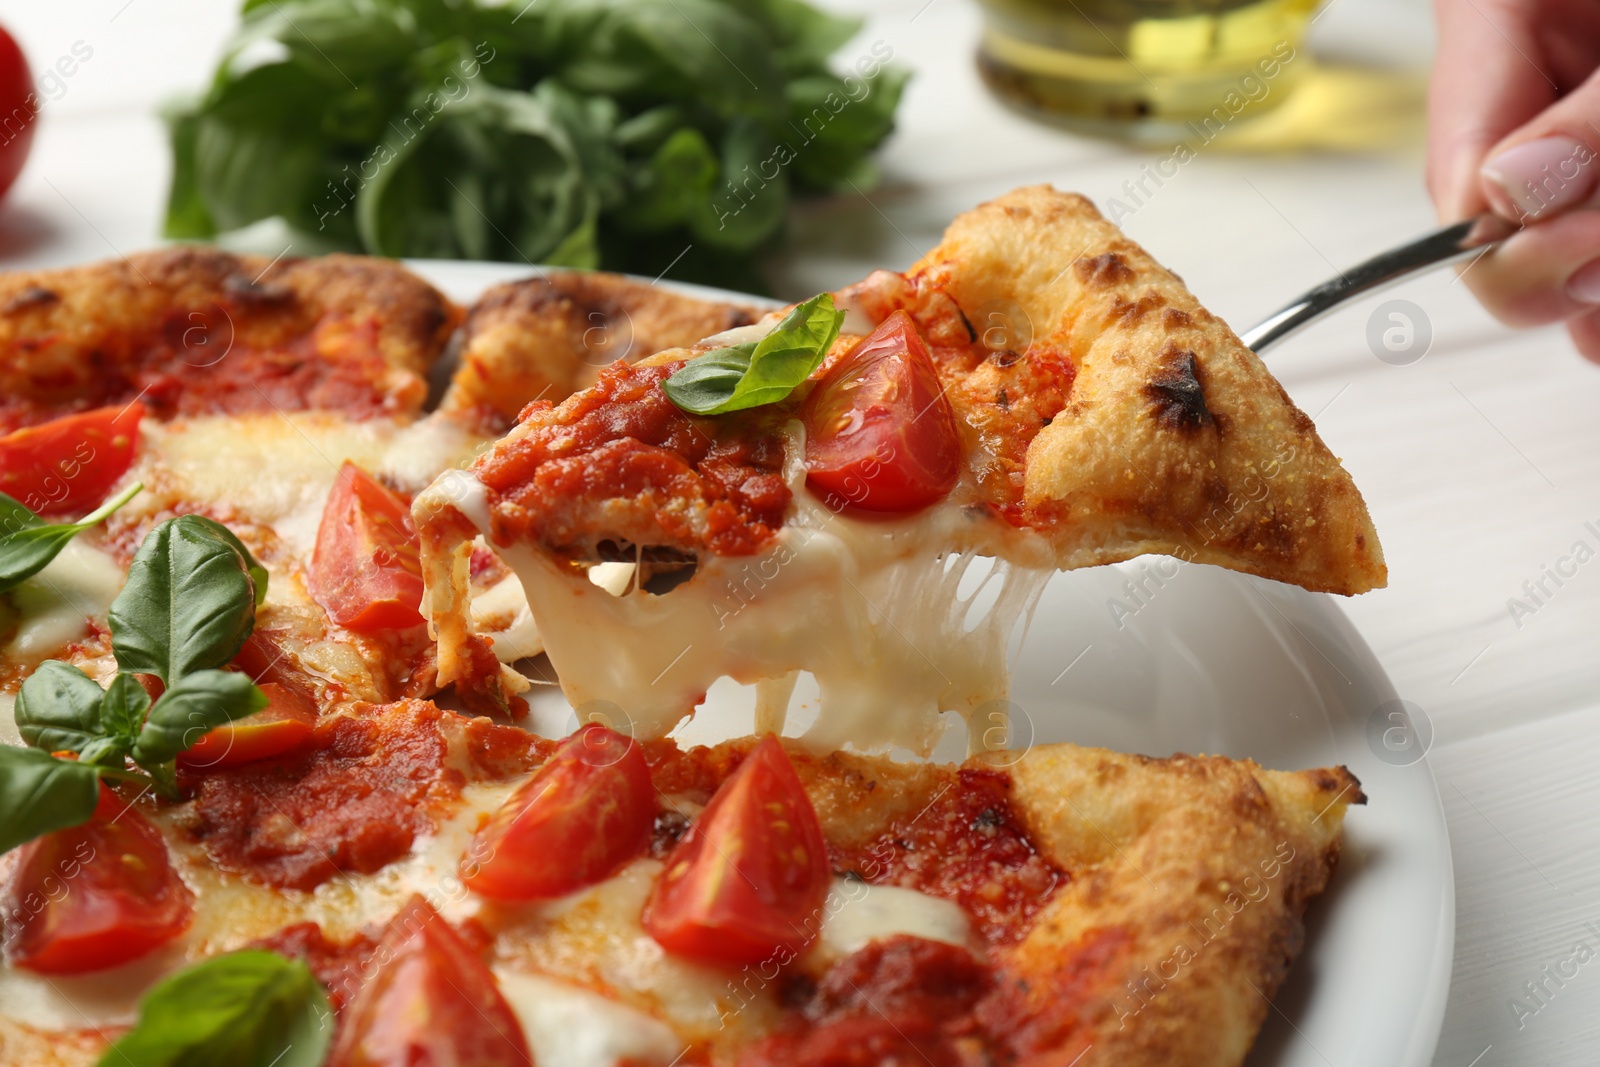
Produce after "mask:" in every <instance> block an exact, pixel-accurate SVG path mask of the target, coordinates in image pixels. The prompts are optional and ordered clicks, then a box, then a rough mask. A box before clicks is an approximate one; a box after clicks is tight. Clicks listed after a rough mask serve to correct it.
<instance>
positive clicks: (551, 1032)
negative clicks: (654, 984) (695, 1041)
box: [495, 967, 684, 1067]
mask: <svg viewBox="0 0 1600 1067" xmlns="http://www.w3.org/2000/svg"><path fill="white" fill-rule="evenodd" d="M495 979H496V980H497V981H498V982H499V985H500V993H501V995H502V996H504V997H505V998H506V1003H507V1004H509V1005H510V1006H511V1010H512V1012H513V1013H515V1015H516V1016H517V1021H518V1022H520V1023H521V1024H522V1032H523V1034H524V1035H526V1036H527V1039H528V1048H529V1050H530V1051H531V1052H532V1053H533V1062H535V1063H537V1064H539V1067H616V1065H617V1064H618V1063H620V1062H623V1061H628V1062H633V1063H640V1064H668V1063H671V1062H672V1061H673V1060H674V1059H676V1058H677V1057H678V1056H679V1055H680V1054H681V1053H682V1052H683V1049H684V1044H683V1042H681V1041H679V1040H678V1037H677V1035H676V1034H674V1033H673V1032H672V1028H671V1027H669V1026H667V1025H666V1024H665V1023H663V1022H662V1021H661V1020H659V1019H656V1018H654V1017H652V1016H650V1015H646V1014H645V1013H644V1012H642V1011H638V1010H636V1009H634V1008H630V1007H627V1006H626V1005H623V1004H619V1003H618V1002H617V1001H615V1000H612V999H611V998H610V997H606V996H602V995H601V994H599V993H596V992H593V991H592V990H588V989H584V988H581V987H579V986H575V985H573V984H571V983H570V982H562V981H559V980H557V979H554V978H550V977H548V976H546V975H539V974H525V973H522V972H519V971H513V970H509V969H507V968H505V967H497V968H495Z"/></svg>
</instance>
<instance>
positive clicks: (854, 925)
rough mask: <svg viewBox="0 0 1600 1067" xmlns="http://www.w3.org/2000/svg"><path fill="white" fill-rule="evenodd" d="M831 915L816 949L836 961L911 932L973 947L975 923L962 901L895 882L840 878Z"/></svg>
mask: <svg viewBox="0 0 1600 1067" xmlns="http://www.w3.org/2000/svg"><path fill="white" fill-rule="evenodd" d="M824 911H825V912H826V918H825V919H824V921H823V924H822V929H821V931H820V933H819V936H818V938H817V944H816V947H815V948H814V949H813V950H812V952H813V955H814V958H820V962H823V963H832V962H834V961H836V960H839V959H843V958H844V957H845V956H848V955H850V954H851V953H853V952H859V951H861V950H862V949H864V948H866V947H867V946H868V945H869V944H871V943H872V942H874V941H880V940H882V939H884V938H889V937H896V936H899V935H902V934H903V935H906V936H908V937H920V938H922V939H923V940H926V941H943V942H944V943H946V944H950V945H960V946H961V947H963V948H972V947H973V946H974V944H976V943H977V942H976V941H975V939H974V935H973V930H972V921H971V920H970V919H969V918H968V917H967V913H966V910H965V909H964V908H962V907H961V905H959V904H957V903H955V902H953V901H949V900H943V899H941V898H939V897H932V896H929V895H928V894H926V893H919V892H917V891H916V890H915V889H902V888H901V887H899V886H892V885H868V884H867V883H866V882H862V881H858V880H856V879H851V878H835V879H834V882H833V888H832V889H831V890H830V891H829V892H828V901H827V903H826V904H825V905H824Z"/></svg>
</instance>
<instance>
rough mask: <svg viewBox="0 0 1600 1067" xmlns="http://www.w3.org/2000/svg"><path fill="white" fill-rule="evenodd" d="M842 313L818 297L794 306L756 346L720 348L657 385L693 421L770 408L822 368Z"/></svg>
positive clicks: (822, 296)
mask: <svg viewBox="0 0 1600 1067" xmlns="http://www.w3.org/2000/svg"><path fill="white" fill-rule="evenodd" d="M843 323H844V312H842V311H837V310H835V309H834V306H833V297H832V296H831V295H830V294H828V293H820V294H818V295H817V296H814V297H812V298H811V299H810V300H807V301H806V302H805V303H803V304H800V305H799V306H797V307H796V308H795V309H794V310H793V311H791V312H789V314H787V315H785V316H784V318H783V321H782V322H780V323H778V325H777V327H776V328H775V329H773V331H772V332H771V333H769V334H767V336H765V337H763V338H762V339H761V340H760V341H750V342H747V343H745V344H742V345H732V346H730V347H728V348H718V349H714V350H712V351H710V352H707V353H706V354H705V355H703V356H700V357H698V358H696V359H693V360H691V361H690V362H689V363H687V364H686V365H685V366H684V367H683V368H682V369H681V370H679V371H678V372H677V373H676V374H674V375H673V376H672V377H670V378H668V379H667V380H666V381H664V382H662V383H661V387H662V388H663V389H665V390H666V393H667V398H668V399H669V400H671V401H672V402H673V403H674V404H676V405H677V406H678V407H680V408H682V409H683V410H684V411H687V412H689V413H691V414H694V415H722V414H725V413H726V412H729V411H742V410H744V409H745V408H754V407H760V406H761V405H762V404H772V403H775V402H777V401H779V400H782V399H783V398H784V397H786V396H788V395H789V394H790V393H792V392H794V390H795V387H796V386H798V385H799V384H800V383H801V382H803V381H805V380H806V379H807V378H809V377H811V372H812V371H814V370H816V369H817V367H818V366H819V365H821V363H822V360H823V358H824V357H825V356H827V354H828V349H829V348H831V347H833V342H834V341H835V340H837V339H838V337H839V327H840V326H841V325H842V324H843Z"/></svg>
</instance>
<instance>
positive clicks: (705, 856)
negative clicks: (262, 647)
mask: <svg viewBox="0 0 1600 1067" xmlns="http://www.w3.org/2000/svg"><path fill="white" fill-rule="evenodd" d="M180 775H181V783H182V785H183V787H184V791H185V794H186V796H187V797H188V799H187V800H185V801H183V802H182V803H179V804H169V803H151V802H150V801H149V800H148V799H147V800H145V801H143V802H141V803H137V804H131V805H130V804H129V803H128V802H127V800H126V799H124V798H122V797H114V796H111V795H110V794H107V796H108V799H106V800H104V801H103V802H102V807H103V811H101V812H100V813H98V814H97V815H96V817H95V819H94V820H92V821H91V822H90V823H88V824H86V825H84V826H81V827H76V828H73V829H69V830H65V831H60V832H58V833H57V834H55V835H51V836H49V837H46V838H41V839H39V840H38V841H36V842H34V843H33V844H30V845H27V846H24V847H23V848H22V849H19V850H17V851H15V852H13V853H10V854H8V855H7V856H6V857H5V858H4V859H0V879H4V883H5V890H4V894H3V899H4V903H5V916H6V928H5V929H6V940H5V948H6V966H5V967H4V968H0V1059H3V1060H4V1062H6V1063H10V1064H17V1065H18V1067H40V1065H52V1067H53V1065H57V1064H61V1065H65V1064H84V1063H89V1062H95V1061H96V1059H97V1058H98V1057H101V1056H105V1057H106V1058H105V1059H103V1060H100V1062H122V1060H121V1059H120V1058H119V1053H118V1052H116V1051H112V1052H107V1051H106V1049H107V1045H108V1044H110V1043H112V1042H119V1044H118V1046H117V1047H118V1049H119V1050H122V1054H124V1055H127V1056H128V1057H129V1058H130V1059H132V1060H133V1061H134V1062H145V1060H144V1059H142V1058H140V1057H141V1054H143V1055H145V1056H149V1055H153V1054H154V1053H153V1051H152V1050H154V1049H159V1050H160V1052H161V1053H162V1054H163V1055H165V1056H166V1057H168V1058H171V1059H174V1060H176V1059H180V1058H183V1056H185V1055H186V1056H187V1058H186V1059H183V1061H184V1062H222V1060H221V1059H218V1058H217V1056H218V1055H220V1051H219V1050H222V1049H226V1050H227V1052H228V1056H230V1057H245V1058H251V1057H253V1061H258V1062H266V1061H270V1060H271V1059H272V1058H273V1056H275V1055H278V1054H279V1053H280V1051H281V1047H282V1045H283V1044H284V1043H285V1042H286V1041H287V1040H288V1039H289V1037H290V1036H291V1035H292V1036H294V1039H295V1040H297V1041H301V1042H304V1044H303V1045H302V1046H299V1047H297V1048H296V1050H295V1052H296V1055H297V1056H300V1057H301V1059H300V1060H299V1061H298V1062H306V1063H324V1064H326V1065H327V1067H353V1065H355V1064H359V1063H372V1062H380V1063H402V1062H404V1063H411V1062H421V1061H420V1060H418V1059H416V1058H415V1057H416V1056H417V1055H420V1050H421V1049H423V1048H428V1049H431V1050H432V1055H433V1057H434V1059H432V1060H430V1061H429V1062H473V1063H479V1064H483V1065H492V1067H501V1065H506V1067H510V1065H513V1064H522V1063H525V1062H533V1063H537V1064H540V1065H541V1067H618V1065H624V1064H625V1065H629V1067H668V1065H672V1064H676V1065H687V1067H694V1065H700V1067H711V1065H716V1067H734V1065H739V1067H769V1065H770V1067H777V1065H783V1067H833V1065H838V1064H863V1065H878V1064H888V1063H904V1062H915V1063H921V1062H928V1063H933V1064H937V1065H968V1064H972V1065H976V1064H994V1063H1007V1064H1015V1065H1019V1067H1031V1065H1038V1067H1043V1065H1045V1064H1066V1063H1078V1064H1082V1065H1085V1067H1093V1065H1095V1064H1116V1065H1119V1067H1142V1065H1147V1064H1148V1065H1158V1064H1159V1065H1162V1067H1189V1065H1194V1067H1202V1065H1204V1067H1231V1065H1237V1064H1238V1063H1240V1062H1241V1060H1242V1058H1243V1056H1244V1054H1245V1052H1246V1051H1247V1050H1248V1048H1249V1047H1250V1045H1251V1043H1252V1041H1253V1039H1254V1036H1255V1033H1256V1031H1257V1030H1258V1029H1259V1027H1260V1025H1261V1022H1262V1020H1263V1018H1264V1017H1265V1015H1266V1013H1267V1011H1268V1004H1269V1001H1270V998H1271V997H1272V995H1273V994H1274V992H1275V991H1276V989H1277V987H1278V986H1279V984H1280V983H1281V981H1282V979H1283V977H1284V975H1285V973H1286V971H1287V969H1288V966H1289V963H1290V961H1291V960H1292V959H1293V957H1294V956H1295V955H1296V954H1297V953H1298V951H1299V948H1300V945H1301V942H1302V939H1303V929H1304V928H1303V922H1302V916H1303V914H1304V911H1305V908H1306V906H1307V904H1308V902H1309V901H1310V900H1311V899H1313V898H1314V897H1316V896H1317V895H1318V894H1320V893H1321V892H1322V891H1323V889H1324V887H1325V886H1326V884H1327V881H1328V879H1329V877H1330V874H1331V872H1332V870H1333V867H1334V864H1335V862H1336V860H1337V857H1338V852H1339V842H1340V828H1341V825H1342V821H1343V816H1344V812H1345V808H1346V806H1347V805H1348V804H1351V803H1360V802H1361V801H1362V796H1361V792H1360V789H1359V786H1358V784H1357V783H1356V782H1355V780H1354V779H1353V778H1352V777H1351V776H1350V775H1349V774H1348V773H1347V772H1345V771H1344V770H1343V769H1342V768H1334V769H1330V770H1315V771H1302V772H1296V773H1283V772H1273V771H1265V770H1262V769H1261V768H1259V767H1257V766H1256V765H1254V764H1253V763H1250V762H1248V761H1233V760H1225V759H1220V758H1193V757H1187V756H1177V757H1172V758H1170V759H1144V758H1140V757H1135V756H1125V755H1120V754H1116V753H1111V752H1106V751H1102V750H1096V749H1083V748H1077V747H1074V746H1070V745H1046V746H1040V747H1038V748H1035V749H1033V750H1032V751H1030V752H1028V753H1026V754H1023V753H1010V754H1005V755H1004V756H1001V755H997V754H989V755H986V756H978V757H973V758H972V759H969V760H968V761H967V762H966V763H964V764H962V765H960V766H950V765H937V764H926V763H906V762H900V761H892V760H889V759H886V758H884V757H877V756H865V755H857V754H849V753H831V754H826V755H817V754H813V753H811V752H810V751H808V750H807V749H805V748H804V747H802V746H799V745H797V744H794V743H792V742H789V743H784V744H780V743H779V742H778V741H777V740H776V739H775V738H773V737H771V736H770V735H769V736H767V737H766V738H764V739H761V740H760V741H757V740H755V739H753V738H752V739H742V740H735V741H730V742H726V743H724V744H721V745H718V746H716V747H713V748H695V749H680V748H679V747H677V746H676V745H675V744H673V743H672V742H671V741H658V742H648V743H642V744H641V743H639V742H635V741H632V740H630V739H627V738H625V737H622V736H621V735H619V734H616V733H614V732H612V731H610V730H607V729H605V728H604V727H600V726H597V725H591V726H588V727H585V728H583V729H582V730H580V731H579V732H578V733H577V734H574V735H573V736H572V737H571V738H569V739H567V740H566V741H564V742H562V743H560V744H557V743H555V742H551V741H546V740H543V739H540V738H536V737H534V736H532V735H530V734H527V733H525V732H523V731H521V730H518V729H516V728H514V727H510V726H506V725H503V724H495V723H492V722H490V721H488V720H485V719H477V720H468V719H464V718H462V717H461V716H459V715H456V714H453V713H451V712H448V711H442V710H440V709H438V708H436V707H434V706H433V705H431V704H429V703H426V702H422V701H406V702H401V703H397V704H391V705H385V706H367V707H363V708H361V709H360V710H359V712H358V713H357V714H353V715H340V716H335V717H332V718H330V719H327V720H325V721H324V722H323V723H321V724H319V726H318V727H317V729H316V733H315V734H314V735H313V737H312V738H311V740H310V742H309V743H308V744H307V745H306V746H304V747H303V748H302V749H300V750H298V751H296V752H294V753H292V754H289V755H286V756H283V757H280V758H277V759H270V760H262V761H256V762H254V763H247V764H243V765H232V766H226V767H218V766H211V767H208V766H206V765H205V764H204V763H203V762H202V763H199V764H192V765H187V766H181V767H180ZM124 855H126V856H135V857H137V858H138V859H139V861H140V862H139V865H138V867H137V876H136V875H135V873H134V872H135V868H134V867H131V866H130V865H129V864H128V863H125V862H123V863H119V862H118V859H117V857H118V856H124ZM52 879H54V881H52ZM62 885H64V886H65V887H66V890H67V891H65V892H63V891H61V886H62ZM260 950H266V951H268V952H270V953H273V954H274V955H273V956H272V957H271V958H270V960H275V961H276V962H270V960H269V961H263V960H262V959H260V958H259V953H260ZM252 953H254V954H253V955H252ZM240 954H242V955H243V958H241V955H240ZM285 960H299V961H302V962H303V963H304V964H305V965H306V967H308V968H309V971H310V974H311V975H313V976H314V977H315V983H312V982H310V981H309V980H308V979H307V978H306V977H305V972H295V971H287V972H286V971H285V970H284V968H285V967H287V966H289V965H288V964H286V963H285ZM219 966H220V967H229V966H237V967H238V968H239V970H240V971H242V972H243V973H242V974H240V975H239V976H238V977H237V979H236V980H237V982H238V984H237V985H235V986H233V987H231V988H228V989H222V990H215V991H213V992H212V994H211V998H213V999H208V998H207V994H206V992H205V991H203V990H201V989H199V988H197V987H198V986H204V985H205V984H206V979H207V976H208V975H210V974H211V973H213V972H212V970H208V968H216V967H219ZM256 972H262V973H264V975H265V977H261V978H259V979H255V980H257V981H260V982H263V983H264V982H266V981H268V980H269V979H271V980H274V981H277V982H278V984H276V985H273V986H271V987H270V993H269V992H268V990H266V989H262V990H261V991H260V992H259V993H258V992H257V990H258V989H259V988H260V987H258V986H256V985H252V984H251V980H250V975H251V974H253V973H256ZM295 974H298V975H300V977H299V978H297V979H296V981H297V982H298V983H299V985H298V986H296V985H294V984H291V982H290V981H289V978H290V977H291V976H292V975H295ZM291 993H293V995H291ZM230 998H232V999H230ZM323 998H325V999H323ZM418 998H426V1000H427V1003H428V1005H429V1009H428V1010H427V1011H426V1012H418V1011H415V1010H412V1009H408V1008H407V1007H406V1005H408V1004H411V1005H415V1004H416V1003H417V1002H418ZM202 1000H203V1001H204V1003H205V1006H206V1009H207V1010H208V1011H213V1012H218V1013H222V1014H223V1015H224V1016H225V1017H226V1018H228V1019H229V1020H230V1024H229V1026H228V1027H227V1028H226V1030H225V1031H222V1032H218V1033H211V1032H209V1031H208V1030H207V1029H206V1027H205V1026H203V1025H199V1021H202V1020H204V1019H206V1018H209V1017H210V1016H207V1015H205V1014H198V1015H197V1014H193V1011H194V1009H195V1006H196V1005H197V1004H199V1003H200V1002H201V1001H202ZM141 1002H142V1004H143V1010H142V1018H143V1020H144V1024H145V1025H136V1024H137V1023H138V1022H139V1020H140V1019H141V1011H140V1008H139V1005H140V1004H141ZM186 1004H187V1005H188V1007H189V1013H188V1014H187V1015H186V1013H185V1010H184V1009H185V1005H186ZM155 1005H166V1008H165V1014H161V1013H160V1011H159V1010H158V1008H157V1007H155ZM302 1014H304V1015H305V1018H304V1020H303V1023H302V1025H301V1026H300V1028H299V1029H296V1028H295V1027H293V1026H291V1025H290V1024H291V1023H294V1022H296V1021H297V1020H300V1017H301V1015H302ZM130 1027H133V1029H132V1031H131V1032H130ZM147 1027H148V1029H147ZM151 1041H153V1042H157V1044H155V1045H150V1044H141V1042H151ZM161 1042H165V1044H161ZM323 1049H325V1050H326V1052H323V1051H321V1050H323ZM208 1053H209V1054H210V1056H211V1058H209V1059H208V1058H207V1056H208ZM324 1057H325V1058H324ZM451 1057H454V1058H451ZM474 1057H476V1058H474ZM241 1061H242V1060H241ZM229 1062H232V1060H231V1059H230V1060H229Z"/></svg>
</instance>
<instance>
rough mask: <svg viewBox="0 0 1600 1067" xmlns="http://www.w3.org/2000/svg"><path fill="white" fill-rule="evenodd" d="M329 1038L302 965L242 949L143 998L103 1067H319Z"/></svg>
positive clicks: (324, 1004) (320, 1002) (318, 990)
mask: <svg viewBox="0 0 1600 1067" xmlns="http://www.w3.org/2000/svg"><path fill="white" fill-rule="evenodd" d="M332 1036H333V1013H332V1009H331V1008H330V1007H329V1004H328V997H327V994H326V993H324V992H323V990H322V986H321V985H320V984H319V983H318V982H317V980H316V978H315V977H313V976H312V974H311V971H310V970H309V969H308V968H307V967H306V965H305V964H303V963H301V962H299V961H298V960H291V959H286V958H285V957H283V956H280V955H278V954H277V953H274V952H262V951H257V950H250V949H247V950H245V951H242V952H230V953H228V954H227V955H225V956H216V957H214V958H212V959H209V960H206V961H205V962H203V963H197V964H195V965H194V966H193V967H188V968H185V969H184V970H182V971H179V972H178V973H177V974H175V975H173V976H171V977H170V978H167V979H166V980H165V981H163V982H161V983H160V984H159V985H157V986H156V987H155V988H154V989H152V990H150V992H149V993H146V994H145V996H144V999H143V1000H141V1001H140V1002H139V1022H138V1025H136V1026H135V1027H134V1028H133V1029H132V1030H130V1031H129V1032H128V1033H126V1034H124V1035H123V1036H122V1037H121V1038H119V1039H118V1041H117V1043H116V1044H115V1045H113V1046H111V1048H109V1049H107V1050H106V1052H105V1054H104V1055H102V1056H101V1057H100V1061H99V1062H100V1064H101V1065H102V1067H127V1065H129V1064H138V1067H180V1065H181V1067H187V1065H190V1064H207V1063H216V1064H221V1063H226V1064H229V1065H237V1067H319V1065H320V1064H321V1063H322V1060H323V1057H324V1056H325V1055H326V1054H327V1050H328V1042H329V1040H330V1038H332Z"/></svg>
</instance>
